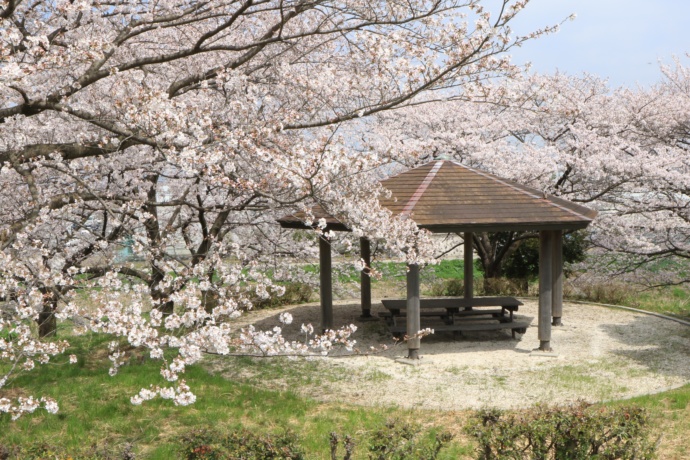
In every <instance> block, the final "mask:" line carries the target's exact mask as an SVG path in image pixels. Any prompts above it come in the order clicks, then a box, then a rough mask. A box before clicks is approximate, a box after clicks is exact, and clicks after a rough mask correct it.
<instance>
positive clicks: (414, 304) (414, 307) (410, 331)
mask: <svg viewBox="0 0 690 460" xmlns="http://www.w3.org/2000/svg"><path fill="white" fill-rule="evenodd" d="M421 328H422V326H421V320H420V315H419V265H417V264H409V265H408V266H407V335H408V337H412V336H414V335H417V333H418V332H419V331H420V330H421ZM419 342H420V339H419V337H415V338H411V339H409V340H408V341H407V350H408V355H407V357H408V358H409V359H419Z"/></svg>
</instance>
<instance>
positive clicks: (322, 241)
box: [319, 236, 333, 331]
mask: <svg viewBox="0 0 690 460" xmlns="http://www.w3.org/2000/svg"><path fill="white" fill-rule="evenodd" d="M319 269H320V278H321V280H320V281H321V330H322V331H325V330H326V329H333V282H332V271H331V242H330V241H328V238H325V237H323V236H321V237H320V238H319Z"/></svg>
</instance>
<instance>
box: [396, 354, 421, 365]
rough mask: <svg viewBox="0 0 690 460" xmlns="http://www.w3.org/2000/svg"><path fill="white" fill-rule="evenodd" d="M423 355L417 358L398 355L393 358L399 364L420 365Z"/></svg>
mask: <svg viewBox="0 0 690 460" xmlns="http://www.w3.org/2000/svg"><path fill="white" fill-rule="evenodd" d="M423 358H424V357H423V356H420V357H419V359H410V358H405V357H402V356H401V357H399V358H395V362H396V363H399V364H407V365H408V366H415V367H417V366H421V365H422V364H424V359H423Z"/></svg>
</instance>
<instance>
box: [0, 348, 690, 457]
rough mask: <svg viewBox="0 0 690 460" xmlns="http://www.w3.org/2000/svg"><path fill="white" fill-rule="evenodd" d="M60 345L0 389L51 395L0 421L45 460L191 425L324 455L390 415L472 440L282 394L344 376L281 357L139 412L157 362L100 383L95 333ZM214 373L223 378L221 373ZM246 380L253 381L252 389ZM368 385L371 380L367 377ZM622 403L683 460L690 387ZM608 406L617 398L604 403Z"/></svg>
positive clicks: (418, 413)
mask: <svg viewBox="0 0 690 460" xmlns="http://www.w3.org/2000/svg"><path fill="white" fill-rule="evenodd" d="M70 340H71V342H72V344H73V349H72V350H71V351H72V352H74V353H75V354H77V356H78V358H79V362H78V364H76V365H69V364H67V363H66V357H65V358H61V359H57V360H56V361H55V363H52V364H49V365H46V366H40V367H38V368H37V369H35V370H34V371H32V372H30V373H27V374H24V375H23V376H21V377H20V378H19V379H17V380H16V381H15V382H14V383H13V384H12V385H10V387H9V388H7V389H4V390H0V396H3V395H4V396H9V397H12V396H21V395H22V394H24V395H29V394H33V395H37V396H51V397H53V398H55V399H57V400H58V401H59V403H60V406H61V408H60V412H59V413H58V415H48V414H46V413H45V412H43V411H37V412H36V413H34V414H30V415H26V416H23V417H22V418H20V419H19V420H18V421H15V422H11V421H10V420H9V418H8V417H7V416H2V417H0V446H5V447H10V448H11V447H13V446H25V447H26V446H33V448H34V451H35V452H39V451H40V449H41V446H48V448H47V449H45V450H44V452H51V453H55V454H56V456H51V457H50V458H68V457H67V456H68V455H70V454H71V455H75V454H76V455H75V458H79V457H80V456H81V455H88V456H92V455H96V454H103V453H108V454H113V453H114V452H121V451H122V450H124V448H125V446H126V445H127V444H131V445H133V448H134V452H135V453H136V454H137V458H150V459H169V458H178V457H179V455H180V454H179V450H178V449H179V446H180V438H181V436H183V435H184V434H186V433H188V432H189V431H190V430H191V429H192V428H213V429H215V430H220V431H228V430H232V429H236V428H240V427H244V428H248V429H251V430H255V431H257V432H259V433H279V432H282V431H284V430H286V429H288V430H293V431H295V432H297V433H298V434H299V436H300V438H301V440H302V442H301V444H302V446H303V447H304V449H305V450H306V452H307V458H310V459H312V458H313V459H328V458H330V457H329V454H328V452H329V442H328V439H329V433H331V432H337V433H339V434H341V435H345V434H349V435H352V436H354V438H355V440H356V442H357V441H360V442H362V444H363V443H364V441H365V440H366V438H367V433H371V432H372V431H374V430H376V429H380V428H381V427H383V426H384V424H385V423H386V421H387V420H389V419H391V418H396V419H403V420H409V421H413V422H417V423H421V424H422V425H424V426H425V427H426V428H432V427H441V428H443V429H446V430H450V431H451V432H453V433H454V434H455V435H456V438H455V439H454V440H453V441H452V443H451V446H450V447H449V448H448V449H446V450H445V451H444V453H443V455H442V456H441V457H440V458H444V459H454V458H471V452H472V449H473V444H472V441H471V440H470V439H468V438H467V437H465V436H463V435H462V430H461V427H462V426H463V425H464V424H465V423H466V421H467V419H468V417H469V414H470V412H469V411H467V412H442V411H423V410H400V409H396V408H369V407H354V406H346V405H344V404H340V403H338V402H337V401H333V402H332V403H320V402H317V401H315V400H312V399H310V398H304V397H300V396H297V395H296V393H295V392H293V391H281V390H275V389H267V388H269V387H270V386H271V384H272V382H280V384H281V385H285V382H287V383H288V387H289V388H297V387H298V386H299V385H302V384H308V385H309V386H310V387H318V384H319V383H320V382H323V381H324V380H329V379H346V378H347V376H346V375H333V374H329V373H327V372H324V368H323V367H322V366H319V364H318V363H317V362H312V361H305V360H288V359H283V358H281V359H269V360H267V359H250V358H242V357H239V358H237V357H232V358H223V363H222V366H220V367H219V366H191V367H189V368H188V370H187V374H186V378H187V379H188V381H189V382H190V383H192V385H193V390H194V391H195V393H196V394H197V402H196V403H195V404H194V405H192V406H188V407H176V406H174V405H172V403H171V402H170V401H160V400H154V401H150V402H148V403H145V404H144V405H143V406H133V405H132V404H130V402H129V398H130V397H131V396H132V395H134V394H136V393H137V392H138V390H139V389H140V388H142V387H148V386H149V385H150V384H158V383H160V378H159V375H158V371H159V368H160V363H159V362H156V361H151V360H148V359H145V358H144V356H143V355H142V354H140V353H137V352H136V350H134V352H133V353H132V358H131V360H130V363H129V364H128V365H125V366H123V367H121V368H120V372H119V373H118V375H117V376H115V377H110V376H108V373H107V369H108V367H109V362H108V359H107V347H106V345H107V341H106V340H105V339H104V338H103V337H95V336H82V337H73V338H70ZM216 364H217V363H216ZM210 367H213V368H215V369H221V368H225V369H227V368H232V369H234V370H233V372H231V373H230V375H231V377H230V378H226V377H224V376H223V375H221V373H220V372H219V373H217V374H213V373H211V372H209V371H208V368H210ZM242 369H247V370H249V371H250V372H248V373H247V375H252V378H251V379H246V378H242V376H241V375H242V374H243V372H242ZM331 372H332V371H331ZM224 374H225V375H226V376H227V375H228V373H227V372H225V373H224ZM256 382H261V384H260V385H256ZM370 384H372V385H376V384H380V382H379V383H377V382H375V381H372V382H370ZM12 388H17V389H15V390H13V389H12ZM19 388H21V390H18V389H19ZM459 391H461V390H460V389H459ZM362 393H363V394H366V388H362ZM628 402H629V401H628ZM632 402H634V403H635V404H638V405H640V406H642V407H645V408H647V409H648V410H649V413H650V415H651V419H652V426H654V433H653V437H654V438H656V437H659V436H661V442H660V449H661V455H660V458H664V459H686V458H690V448H689V447H688V446H687V438H688V434H690V385H687V386H685V387H683V388H680V389H677V390H673V391H669V392H666V393H662V394H658V395H651V396H644V397H640V398H635V399H634V400H632ZM626 403H627V402H626ZM618 404H621V402H612V403H609V405H618ZM355 453H356V455H355V458H358V459H359V458H361V459H364V458H367V455H366V454H367V452H366V449H365V447H363V445H361V444H360V448H356V449H355ZM23 455H26V451H25V452H24V453H23ZM19 458H25V457H19ZM46 458H47V457H46ZM81 458H84V457H81ZM86 458H91V457H86ZM109 458H121V457H116V456H113V457H109Z"/></svg>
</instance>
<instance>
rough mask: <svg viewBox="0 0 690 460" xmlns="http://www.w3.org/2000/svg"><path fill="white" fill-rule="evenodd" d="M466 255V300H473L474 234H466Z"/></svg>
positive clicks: (469, 308)
mask: <svg viewBox="0 0 690 460" xmlns="http://www.w3.org/2000/svg"><path fill="white" fill-rule="evenodd" d="M464 238H465V246H464V249H465V251H464V252H465V254H464V269H465V298H466V299H471V298H472V297H473V296H474V292H473V291H474V257H472V256H473V251H474V249H473V247H472V233H470V232H465V235H464ZM465 310H472V307H467V308H465Z"/></svg>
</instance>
